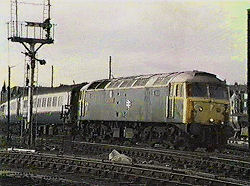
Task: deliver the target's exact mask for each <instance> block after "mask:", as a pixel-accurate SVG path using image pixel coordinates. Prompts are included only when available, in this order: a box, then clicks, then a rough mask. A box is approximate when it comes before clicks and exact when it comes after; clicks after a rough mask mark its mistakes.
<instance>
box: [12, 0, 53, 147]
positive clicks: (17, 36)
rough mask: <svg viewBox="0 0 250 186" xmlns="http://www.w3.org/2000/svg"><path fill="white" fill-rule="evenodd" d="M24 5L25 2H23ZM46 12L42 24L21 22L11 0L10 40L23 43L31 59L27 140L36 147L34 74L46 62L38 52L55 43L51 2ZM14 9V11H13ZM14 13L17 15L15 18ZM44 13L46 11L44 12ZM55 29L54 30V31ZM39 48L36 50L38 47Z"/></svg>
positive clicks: (16, 2) (45, 5) (15, 6)
mask: <svg viewBox="0 0 250 186" xmlns="http://www.w3.org/2000/svg"><path fill="white" fill-rule="evenodd" d="M22 3H24V2H22ZM43 6H44V7H43V8H44V10H47V11H48V12H46V14H44V15H46V16H43V21H42V22H30V21H25V22H20V21H18V11H17V10H18V1H17V0H15V1H13V0H11V21H10V22H9V23H8V39H9V40H10V41H12V42H18V43H21V44H22V45H23V46H24V47H25V49H26V52H25V53H24V54H25V55H26V56H29V57H30V67H31V70H30V74H29V81H28V82H29V83H28V112H27V129H26V134H27V135H26V138H27V142H28V145H29V146H30V147H33V146H34V145H35V130H34V125H33V123H34V121H33V91H34V74H35V67H36V62H39V63H40V65H45V64H46V61H45V60H41V59H37V58H36V54H37V51H38V50H39V49H40V48H41V47H42V46H43V45H45V44H53V42H54V26H55V25H52V24H51V23H50V20H51V18H50V6H51V5H50V0H47V1H46V2H45V4H43ZM13 9H14V10H13ZM13 12H14V13H15V15H14V16H13ZM43 12H44V11H43ZM12 16H13V17H12ZM52 29H53V30H52ZM37 44H39V46H38V47H37V48H36V45H37Z"/></svg>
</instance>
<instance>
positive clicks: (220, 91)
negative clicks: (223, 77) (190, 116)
mask: <svg viewBox="0 0 250 186" xmlns="http://www.w3.org/2000/svg"><path fill="white" fill-rule="evenodd" d="M209 95H210V97H211V98H215V99H228V91H227V88H226V87H223V86H220V85H209Z"/></svg>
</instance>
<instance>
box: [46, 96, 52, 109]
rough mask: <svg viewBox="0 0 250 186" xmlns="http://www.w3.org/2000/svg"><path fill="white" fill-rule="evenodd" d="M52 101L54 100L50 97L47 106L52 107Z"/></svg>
mask: <svg viewBox="0 0 250 186" xmlns="http://www.w3.org/2000/svg"><path fill="white" fill-rule="evenodd" d="M51 101H52V98H51V97H49V98H48V100H47V107H51Z"/></svg>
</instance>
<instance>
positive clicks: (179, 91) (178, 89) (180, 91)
mask: <svg viewBox="0 0 250 186" xmlns="http://www.w3.org/2000/svg"><path fill="white" fill-rule="evenodd" d="M175 96H176V97H183V85H182V84H177V85H176V93H175Z"/></svg>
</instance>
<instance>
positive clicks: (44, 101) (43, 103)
mask: <svg viewBox="0 0 250 186" xmlns="http://www.w3.org/2000/svg"><path fill="white" fill-rule="evenodd" d="M42 107H46V98H43V102H42Z"/></svg>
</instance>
